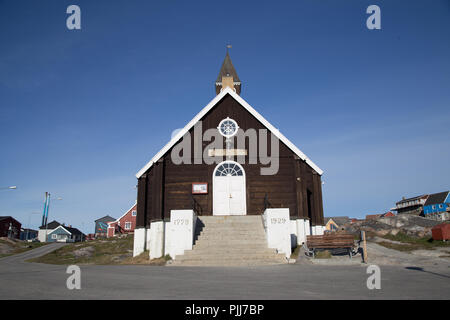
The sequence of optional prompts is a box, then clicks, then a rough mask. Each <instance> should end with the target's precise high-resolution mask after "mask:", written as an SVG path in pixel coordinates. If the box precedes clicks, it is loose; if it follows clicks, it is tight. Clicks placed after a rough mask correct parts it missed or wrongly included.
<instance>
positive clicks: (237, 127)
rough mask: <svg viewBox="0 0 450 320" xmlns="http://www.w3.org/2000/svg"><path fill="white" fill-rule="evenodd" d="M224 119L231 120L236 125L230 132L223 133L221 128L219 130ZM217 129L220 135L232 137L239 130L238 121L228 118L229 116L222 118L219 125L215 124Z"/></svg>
mask: <svg viewBox="0 0 450 320" xmlns="http://www.w3.org/2000/svg"><path fill="white" fill-rule="evenodd" d="M225 121H230V122H233V123H234V125H235V126H236V131H234V132H233V133H232V134H225V133H223V132H222V130H220V127H221V126H222V123H224V122H225ZM217 130H219V133H220V134H221V135H222V136H224V137H225V138H231V137H234V136H235V135H236V134H237V133H238V131H239V125H238V123H237V122H236V120H233V119H231V118H229V117H226V118H225V119H223V120H222V121H220V123H219V125H218V126H217Z"/></svg>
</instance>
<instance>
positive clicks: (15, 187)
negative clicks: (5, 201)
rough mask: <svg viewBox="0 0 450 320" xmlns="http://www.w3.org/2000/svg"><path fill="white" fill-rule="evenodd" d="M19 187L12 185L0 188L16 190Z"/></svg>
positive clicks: (0, 188)
mask: <svg viewBox="0 0 450 320" xmlns="http://www.w3.org/2000/svg"><path fill="white" fill-rule="evenodd" d="M15 189H17V186H11V187H0V190H15Z"/></svg>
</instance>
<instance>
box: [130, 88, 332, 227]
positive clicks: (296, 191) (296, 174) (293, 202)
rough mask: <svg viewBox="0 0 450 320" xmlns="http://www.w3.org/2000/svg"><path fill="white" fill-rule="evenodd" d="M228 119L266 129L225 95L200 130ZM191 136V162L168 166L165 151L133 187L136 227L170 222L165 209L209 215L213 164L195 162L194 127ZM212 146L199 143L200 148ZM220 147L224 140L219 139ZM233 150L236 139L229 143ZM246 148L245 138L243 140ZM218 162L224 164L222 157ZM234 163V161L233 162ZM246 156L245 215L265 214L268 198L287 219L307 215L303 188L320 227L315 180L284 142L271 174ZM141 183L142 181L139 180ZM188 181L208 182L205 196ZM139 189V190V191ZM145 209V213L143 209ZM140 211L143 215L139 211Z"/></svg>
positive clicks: (318, 191) (318, 190)
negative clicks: (195, 192)
mask: <svg viewBox="0 0 450 320" xmlns="http://www.w3.org/2000/svg"><path fill="white" fill-rule="evenodd" d="M227 117H230V118H232V119H234V120H235V121H236V122H237V123H238V125H239V127H240V128H241V129H242V130H244V131H246V130H247V129H251V128H253V129H256V130H259V129H266V128H265V127H264V125H263V124H262V123H260V122H259V121H258V120H257V119H256V118H255V117H253V115H251V114H250V113H249V112H248V111H247V110H246V109H245V108H243V107H242V106H240V105H239V103H238V102H237V101H236V100H234V99H233V98H232V97H231V96H230V95H226V96H225V97H224V98H223V99H222V100H221V101H220V102H219V103H218V104H217V105H216V106H215V107H214V108H213V109H211V110H210V111H209V112H208V113H207V114H206V115H205V116H204V117H203V119H202V130H203V132H204V131H206V130H207V129H210V128H214V129H215V128H217V126H218V125H219V123H220V121H221V120H223V119H224V118H227ZM190 135H191V163H192V164H179V165H176V164H174V163H173V162H172V159H171V151H172V150H169V151H168V152H167V153H166V155H164V156H163V157H162V159H161V160H160V161H159V162H158V163H156V164H154V165H153V166H152V167H151V168H150V169H149V171H147V173H146V174H147V175H148V177H147V178H144V177H142V178H141V179H139V183H138V189H139V190H138V209H137V210H138V213H137V215H138V218H137V220H138V223H137V225H138V227H140V226H143V225H144V223H145V225H147V226H148V224H149V222H150V221H154V220H158V219H164V218H170V211H171V210H175V209H192V208H193V206H194V205H195V208H196V211H197V214H198V215H212V212H213V207H212V206H213V203H212V202H213V187H214V186H213V181H212V175H213V171H214V169H215V167H216V166H217V164H216V163H214V164H211V165H207V164H205V163H204V162H202V164H194V158H193V155H194V129H191V130H190ZM270 139H271V136H270V134H269V135H268V148H267V149H268V154H271V152H272V151H271V148H270ZM210 143H211V142H210V141H205V142H202V150H204V149H205V148H206V147H207V146H208V145H209V144H210ZM222 147H223V148H225V139H223V141H222ZM234 147H235V148H237V147H238V146H237V141H236V139H234ZM245 148H246V149H247V150H249V139H246V141H245ZM223 160H226V159H225V158H224V159H223ZM232 160H234V161H237V158H236V157H234V159H232ZM249 160H250V159H249V156H248V155H247V156H246V157H245V163H241V165H242V166H243V168H244V170H245V175H246V189H247V190H246V197H247V214H249V215H257V214H262V213H263V211H264V203H265V201H264V198H265V196H266V195H267V199H268V202H269V204H270V207H274V208H289V211H290V214H291V216H297V217H304V218H306V217H308V195H307V194H308V190H309V191H310V192H311V194H312V196H311V206H312V208H311V212H312V215H311V217H310V219H311V220H312V221H311V224H312V225H316V224H321V223H323V212H322V211H323V209H322V208H323V207H322V204H321V203H319V202H321V200H322V199H321V198H322V194H321V182H320V176H319V175H317V174H316V173H315V171H314V170H313V169H312V168H311V167H310V166H308V165H307V164H306V163H305V162H304V161H303V160H301V159H299V158H298V156H296V155H295V154H294V153H293V152H292V151H291V150H290V149H289V148H288V147H287V146H286V145H285V144H283V143H282V142H281V141H280V143H279V170H278V172H277V173H276V174H275V175H261V173H260V169H261V167H268V166H270V165H262V164H260V163H259V161H258V164H249ZM141 180H145V181H146V182H142V181H141ZM193 182H207V183H208V194H206V195H192V194H191V187H192V183H193ZM141 189H142V190H141ZM144 208H145V210H144ZM144 211H145V212H144Z"/></svg>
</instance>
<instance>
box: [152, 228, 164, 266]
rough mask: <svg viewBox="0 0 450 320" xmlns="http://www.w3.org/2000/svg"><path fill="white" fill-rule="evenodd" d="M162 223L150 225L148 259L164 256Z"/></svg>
mask: <svg viewBox="0 0 450 320" xmlns="http://www.w3.org/2000/svg"><path fill="white" fill-rule="evenodd" d="M164 231H165V230H164V221H156V222H152V223H151V224H150V247H149V250H150V259H156V258H161V257H162V256H163V255H164Z"/></svg>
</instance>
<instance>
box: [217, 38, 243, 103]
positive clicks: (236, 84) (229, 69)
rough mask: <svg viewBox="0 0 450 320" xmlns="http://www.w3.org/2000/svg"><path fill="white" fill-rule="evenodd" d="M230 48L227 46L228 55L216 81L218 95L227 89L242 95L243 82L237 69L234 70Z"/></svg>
mask: <svg viewBox="0 0 450 320" xmlns="http://www.w3.org/2000/svg"><path fill="white" fill-rule="evenodd" d="M230 47H231V46H227V55H226V56H225V60H224V61H223V63H222V67H221V68H220V72H219V75H218V76H217V79H216V94H219V93H220V91H221V90H222V89H223V88H226V87H230V88H233V89H234V90H235V91H236V93H237V94H241V80H240V79H239V77H238V75H237V72H236V69H234V66H233V63H232V62H231V58H230V54H229V53H228V48H230Z"/></svg>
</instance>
